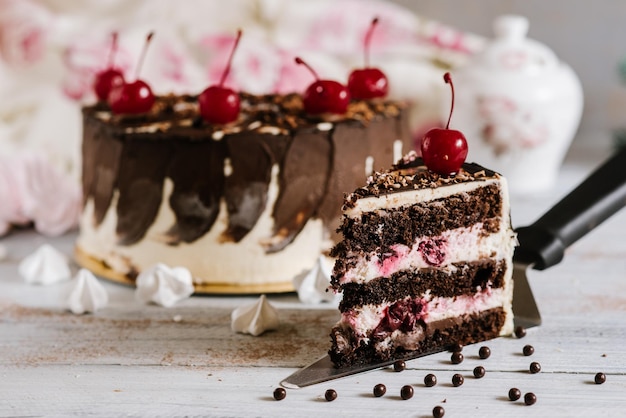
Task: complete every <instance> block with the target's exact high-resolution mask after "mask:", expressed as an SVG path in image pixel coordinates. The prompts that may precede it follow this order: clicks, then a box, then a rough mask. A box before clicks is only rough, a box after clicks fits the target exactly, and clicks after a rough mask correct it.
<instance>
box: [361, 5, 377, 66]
mask: <svg viewBox="0 0 626 418" xmlns="http://www.w3.org/2000/svg"><path fill="white" fill-rule="evenodd" d="M377 24H378V17H375V18H374V19H372V23H371V24H370V27H369V29H368V30H367V33H366V34H365V41H364V42H363V44H364V48H363V49H364V55H365V68H369V66H370V44H371V43H372V42H371V41H372V34H373V33H374V28H375V27H376V25H377Z"/></svg>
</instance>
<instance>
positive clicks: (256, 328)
mask: <svg viewBox="0 0 626 418" xmlns="http://www.w3.org/2000/svg"><path fill="white" fill-rule="evenodd" d="M230 319H231V322H230V326H231V329H232V330H233V331H234V332H240V333H243V334H251V335H254V336H255V337H256V336H259V335H261V334H263V333H264V332H265V331H270V330H274V329H277V328H278V325H279V324H280V320H279V319H278V311H277V310H276V308H274V307H273V306H272V304H271V303H269V301H268V300H267V298H266V297H265V295H261V296H260V297H259V299H258V300H257V301H256V302H254V303H253V304H251V305H245V306H240V307H239V308H237V309H235V310H234V311H233V312H232V313H231V315H230Z"/></svg>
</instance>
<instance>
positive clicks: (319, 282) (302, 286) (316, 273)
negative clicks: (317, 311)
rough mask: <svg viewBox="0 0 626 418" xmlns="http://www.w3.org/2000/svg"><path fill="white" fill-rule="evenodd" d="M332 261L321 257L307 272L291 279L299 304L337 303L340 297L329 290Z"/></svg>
mask: <svg viewBox="0 0 626 418" xmlns="http://www.w3.org/2000/svg"><path fill="white" fill-rule="evenodd" d="M331 272H332V261H331V260H330V259H328V258H327V257H326V256H323V255H321V256H320V257H319V258H318V259H317V262H316V263H315V265H314V266H313V268H312V269H311V270H309V271H308V272H303V273H301V274H299V275H297V276H296V277H294V279H293V285H294V287H295V288H296V291H297V292H298V299H300V302H303V303H306V304H310V305H315V304H319V303H322V302H331V303H338V302H339V299H340V298H341V296H340V295H339V294H337V293H335V292H334V291H333V290H332V289H331V288H330V275H331Z"/></svg>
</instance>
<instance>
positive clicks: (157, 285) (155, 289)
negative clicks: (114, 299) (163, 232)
mask: <svg viewBox="0 0 626 418" xmlns="http://www.w3.org/2000/svg"><path fill="white" fill-rule="evenodd" d="M135 283H136V286H137V289H136V290H135V298H136V299H137V300H138V301H140V302H143V303H150V302H152V303H155V304H157V305H161V306H165V307H171V306H174V305H175V304H176V303H177V302H179V301H181V300H183V299H186V298H188V297H189V296H191V294H192V293H193V292H194V287H193V280H192V278H191V273H190V272H189V270H188V269H186V268H185V267H169V266H167V265H165V264H163V263H157V264H155V265H153V266H151V267H149V268H147V269H145V270H144V271H142V272H141V273H140V274H139V276H137V280H136V281H135Z"/></svg>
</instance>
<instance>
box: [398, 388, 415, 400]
mask: <svg viewBox="0 0 626 418" xmlns="http://www.w3.org/2000/svg"><path fill="white" fill-rule="evenodd" d="M400 397H401V398H402V399H404V400H405V401H406V400H407V399H411V398H412V397H413V386H411V385H404V386H402V388H401V389H400Z"/></svg>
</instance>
